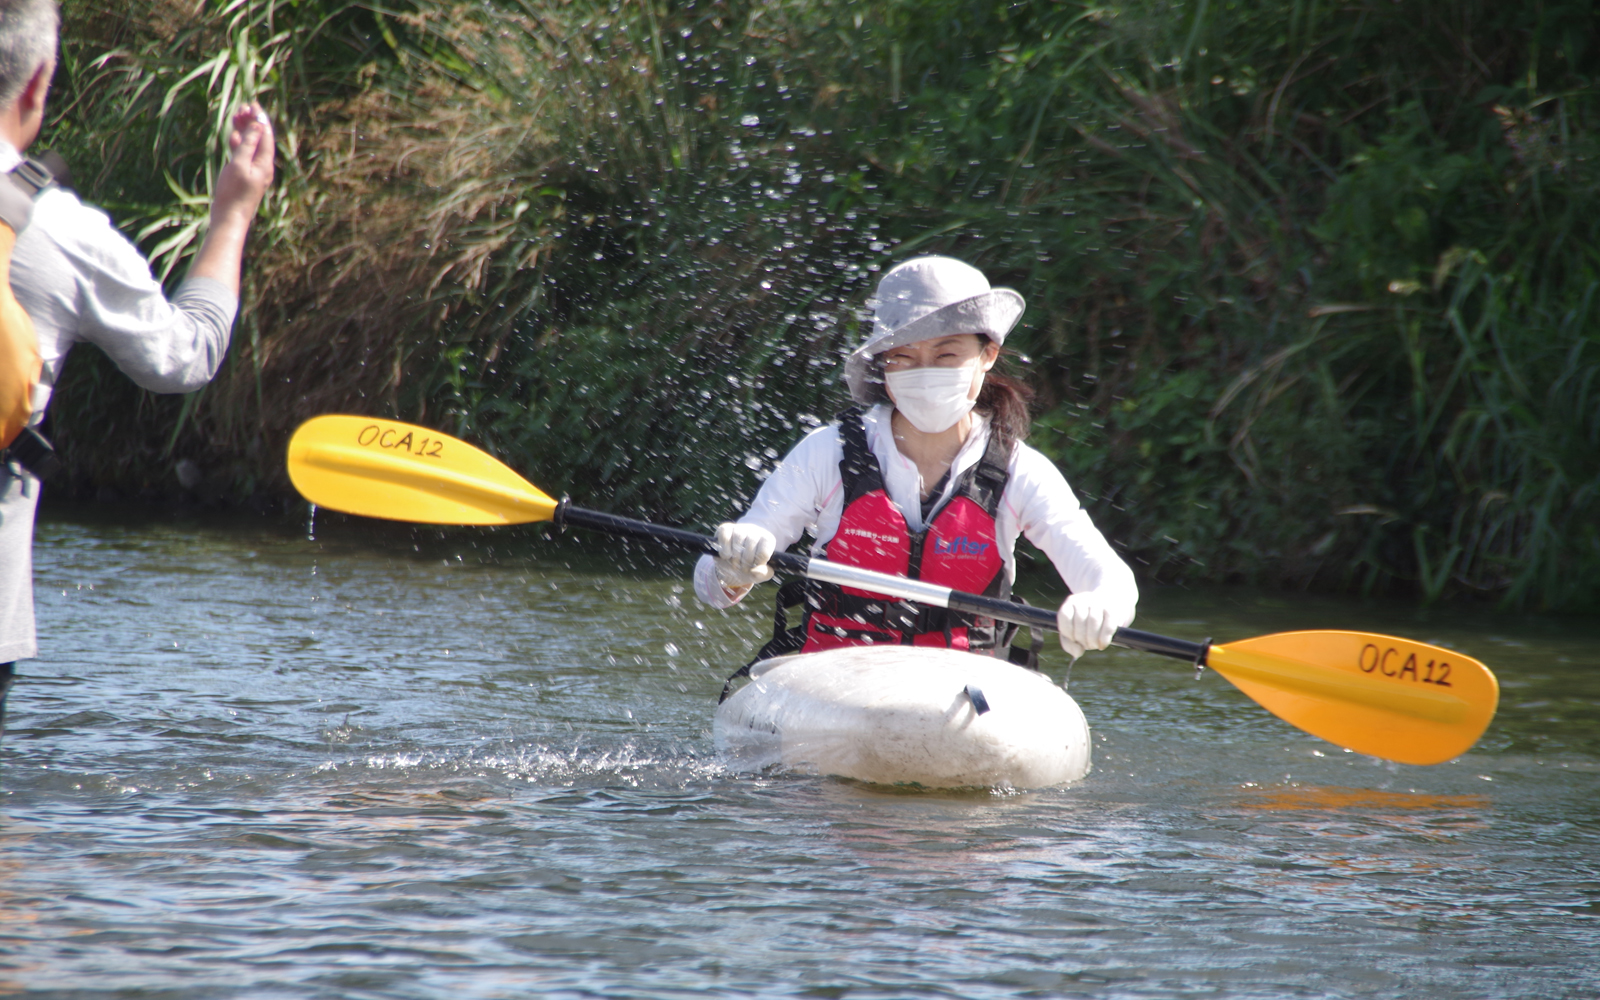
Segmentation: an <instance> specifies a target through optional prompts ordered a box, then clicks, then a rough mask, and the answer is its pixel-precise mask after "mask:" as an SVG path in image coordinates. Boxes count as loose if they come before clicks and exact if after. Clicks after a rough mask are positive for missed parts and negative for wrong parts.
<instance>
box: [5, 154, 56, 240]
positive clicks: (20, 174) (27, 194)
mask: <svg viewBox="0 0 1600 1000" xmlns="http://www.w3.org/2000/svg"><path fill="white" fill-rule="evenodd" d="M55 182H56V180H55V174H54V173H53V172H52V171H51V170H50V168H49V167H47V166H45V165H44V164H42V163H40V162H39V161H38V160H23V161H22V162H21V163H19V164H17V165H16V166H15V167H13V168H12V169H10V170H8V171H6V172H5V173H3V174H0V222H4V223H5V224H6V225H8V226H10V227H11V231H12V232H14V233H20V232H22V231H23V230H24V229H26V228H27V227H28V220H29V219H31V218H33V200H34V199H35V198H37V197H38V196H39V192H40V191H43V190H44V189H45V188H47V187H50V186H51V185H53V184H55Z"/></svg>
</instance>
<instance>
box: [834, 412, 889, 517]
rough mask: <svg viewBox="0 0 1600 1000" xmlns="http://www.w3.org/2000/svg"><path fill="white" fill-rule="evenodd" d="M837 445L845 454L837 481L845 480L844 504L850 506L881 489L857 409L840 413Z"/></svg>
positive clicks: (874, 457) (876, 461) (879, 470)
mask: <svg viewBox="0 0 1600 1000" xmlns="http://www.w3.org/2000/svg"><path fill="white" fill-rule="evenodd" d="M839 445H840V447H841V449H842V450H843V451H844V458H842V459H841V460H840V461H839V478H840V479H842V480H843V481H844V505H845V506H846V507H849V506H850V505H851V504H853V503H855V502H856V501H857V500H859V499H861V498H862V497H864V496H866V495H867V494H868V493H871V492H872V491H873V490H881V489H883V470H881V469H879V468H878V459H877V456H875V455H873V454H872V449H871V448H870V447H868V446H867V427H866V425H865V424H863V423H862V422H861V410H860V408H859V407H854V406H852V407H850V408H849V409H847V410H842V411H840V413H839Z"/></svg>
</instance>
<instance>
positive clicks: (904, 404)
mask: <svg viewBox="0 0 1600 1000" xmlns="http://www.w3.org/2000/svg"><path fill="white" fill-rule="evenodd" d="M976 369H977V366H976V365H963V366H962V367H960V368H912V369H910V370H909V371H894V372H889V373H887V374H886V375H885V376H884V382H885V383H886V384H887V385H888V386H889V391H890V392H891V393H892V394H893V395H894V408H895V409H897V410H899V411H900V412H901V413H903V414H905V418H906V419H907V420H909V421H911V426H913V427H915V428H916V429H917V430H919V431H921V432H922V433H924V434H937V433H939V432H940V431H943V430H949V429H950V428H951V427H954V426H955V425H956V421H958V420H960V419H961V418H962V417H964V416H966V415H967V414H968V413H970V412H971V411H972V407H973V406H974V405H976V404H977V400H975V399H968V398H967V395H968V393H970V392H971V391H972V378H973V375H974V373H975V372H976Z"/></svg>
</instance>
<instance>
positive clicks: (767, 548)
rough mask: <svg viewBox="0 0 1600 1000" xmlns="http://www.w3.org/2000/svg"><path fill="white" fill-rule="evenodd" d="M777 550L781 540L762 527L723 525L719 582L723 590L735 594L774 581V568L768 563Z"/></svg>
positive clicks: (720, 529) (719, 528) (719, 534)
mask: <svg viewBox="0 0 1600 1000" xmlns="http://www.w3.org/2000/svg"><path fill="white" fill-rule="evenodd" d="M777 548H778V540H777V538H775V537H773V534H772V532H770V531H768V530H767V529H766V528H763V527H761V526H760V525H757V524H735V523H733V522H732V521H729V522H726V523H723V524H719V525H718V526H717V558H716V563H715V565H716V569H717V582H718V583H720V584H722V589H723V590H726V591H728V592H729V593H730V594H735V593H739V592H742V591H745V590H749V589H750V588H751V587H753V586H755V585H756V584H758V583H763V582H765V581H767V580H770V579H772V567H771V566H768V565H767V560H768V559H771V558H772V553H773V552H775V551H777Z"/></svg>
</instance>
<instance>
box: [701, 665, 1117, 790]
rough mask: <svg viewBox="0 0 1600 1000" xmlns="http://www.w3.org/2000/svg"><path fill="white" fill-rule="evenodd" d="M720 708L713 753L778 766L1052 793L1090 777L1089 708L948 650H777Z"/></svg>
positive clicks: (1045, 681) (888, 780)
mask: <svg viewBox="0 0 1600 1000" xmlns="http://www.w3.org/2000/svg"><path fill="white" fill-rule="evenodd" d="M750 676H751V681H750V683H748V684H746V685H745V686H744V687H742V688H740V689H739V690H738V691H736V692H734V694H733V695H732V696H731V697H730V698H729V699H728V700H727V701H725V702H723V703H722V704H721V705H720V706H718V708H717V715H716V721H715V724H714V727H713V732H714V735H715V738H716V744H717V749H718V751H720V752H721V753H722V754H723V755H724V756H725V758H726V759H728V761H729V763H730V764H732V765H733V766H734V767H735V768H736V769H740V770H760V769H764V768H769V767H774V766H777V767H781V768H784V769H788V770H795V771H801V772H805V773H811V774H831V775H837V776H839V777H844V778H854V779H856V780H858V781H869V782H875V783H881V784H917V785H922V786H924V787H928V788H970V787H979V788H983V787H988V788H1019V789H1020V788H1046V787H1048V786H1051V785H1060V784H1063V783H1065V782H1069V781H1076V780H1077V779H1079V778H1081V777H1083V776H1084V775H1085V774H1087V773H1088V772H1089V724H1088V722H1087V721H1086V720H1085V719H1084V717H1083V710H1082V709H1080V708H1078V703H1077V702H1075V701H1073V700H1072V696H1071V695H1069V694H1067V692H1066V691H1064V690H1062V689H1061V688H1060V687H1058V686H1057V685H1056V684H1054V683H1052V682H1051V680H1050V679H1049V678H1048V677H1046V676H1044V675H1043V674H1041V673H1038V672H1036V671H1032V670H1028V669H1026V668H1024V667H1019V666H1016V665H1015V664H1012V663H1007V662H1005V661H1003V660H997V659H995V658H993V657H990V656H978V655H976V654H973V653H962V652H957V651H955V650H949V649H929V648H924V647H910V646H855V647H850V648H846V649H834V650H828V651H827V652H822V653H807V654H804V655H800V656H781V657H776V658H774V659H770V660H763V661H762V662H760V663H758V664H756V665H755V666H754V667H752V668H751V669H750Z"/></svg>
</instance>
